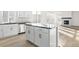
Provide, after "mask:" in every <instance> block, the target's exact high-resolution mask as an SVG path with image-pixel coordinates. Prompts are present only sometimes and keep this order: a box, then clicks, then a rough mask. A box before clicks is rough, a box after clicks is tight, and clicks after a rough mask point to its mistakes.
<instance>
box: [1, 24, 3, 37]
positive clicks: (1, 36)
mask: <svg viewBox="0 0 79 59" xmlns="http://www.w3.org/2000/svg"><path fill="white" fill-rule="evenodd" d="M0 38H3V26H2V25H0Z"/></svg>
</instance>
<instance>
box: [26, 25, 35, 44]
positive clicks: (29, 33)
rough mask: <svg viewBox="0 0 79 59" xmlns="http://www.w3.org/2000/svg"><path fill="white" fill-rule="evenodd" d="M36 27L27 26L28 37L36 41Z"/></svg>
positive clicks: (31, 40)
mask: <svg viewBox="0 0 79 59" xmlns="http://www.w3.org/2000/svg"><path fill="white" fill-rule="evenodd" d="M34 37H35V36H34V29H33V28H32V27H30V26H26V39H27V40H29V41H30V42H32V43H34Z"/></svg>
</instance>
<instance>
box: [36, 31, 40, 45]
mask: <svg viewBox="0 0 79 59" xmlns="http://www.w3.org/2000/svg"><path fill="white" fill-rule="evenodd" d="M39 35H40V32H39V30H35V44H36V45H37V46H40V39H39Z"/></svg>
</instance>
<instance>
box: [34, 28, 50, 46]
mask: <svg viewBox="0 0 79 59" xmlns="http://www.w3.org/2000/svg"><path fill="white" fill-rule="evenodd" d="M48 37H49V33H48V29H45V28H38V27H37V29H36V28H35V44H36V45H38V46H41V47H48V46H49V38H48Z"/></svg>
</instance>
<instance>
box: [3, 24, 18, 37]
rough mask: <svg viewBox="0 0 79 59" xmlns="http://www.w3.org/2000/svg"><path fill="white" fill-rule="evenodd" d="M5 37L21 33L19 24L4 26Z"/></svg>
mask: <svg viewBox="0 0 79 59" xmlns="http://www.w3.org/2000/svg"><path fill="white" fill-rule="evenodd" d="M3 31H4V37H8V36H13V35H17V34H18V32H19V28H18V24H10V25H4V29H3Z"/></svg>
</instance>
